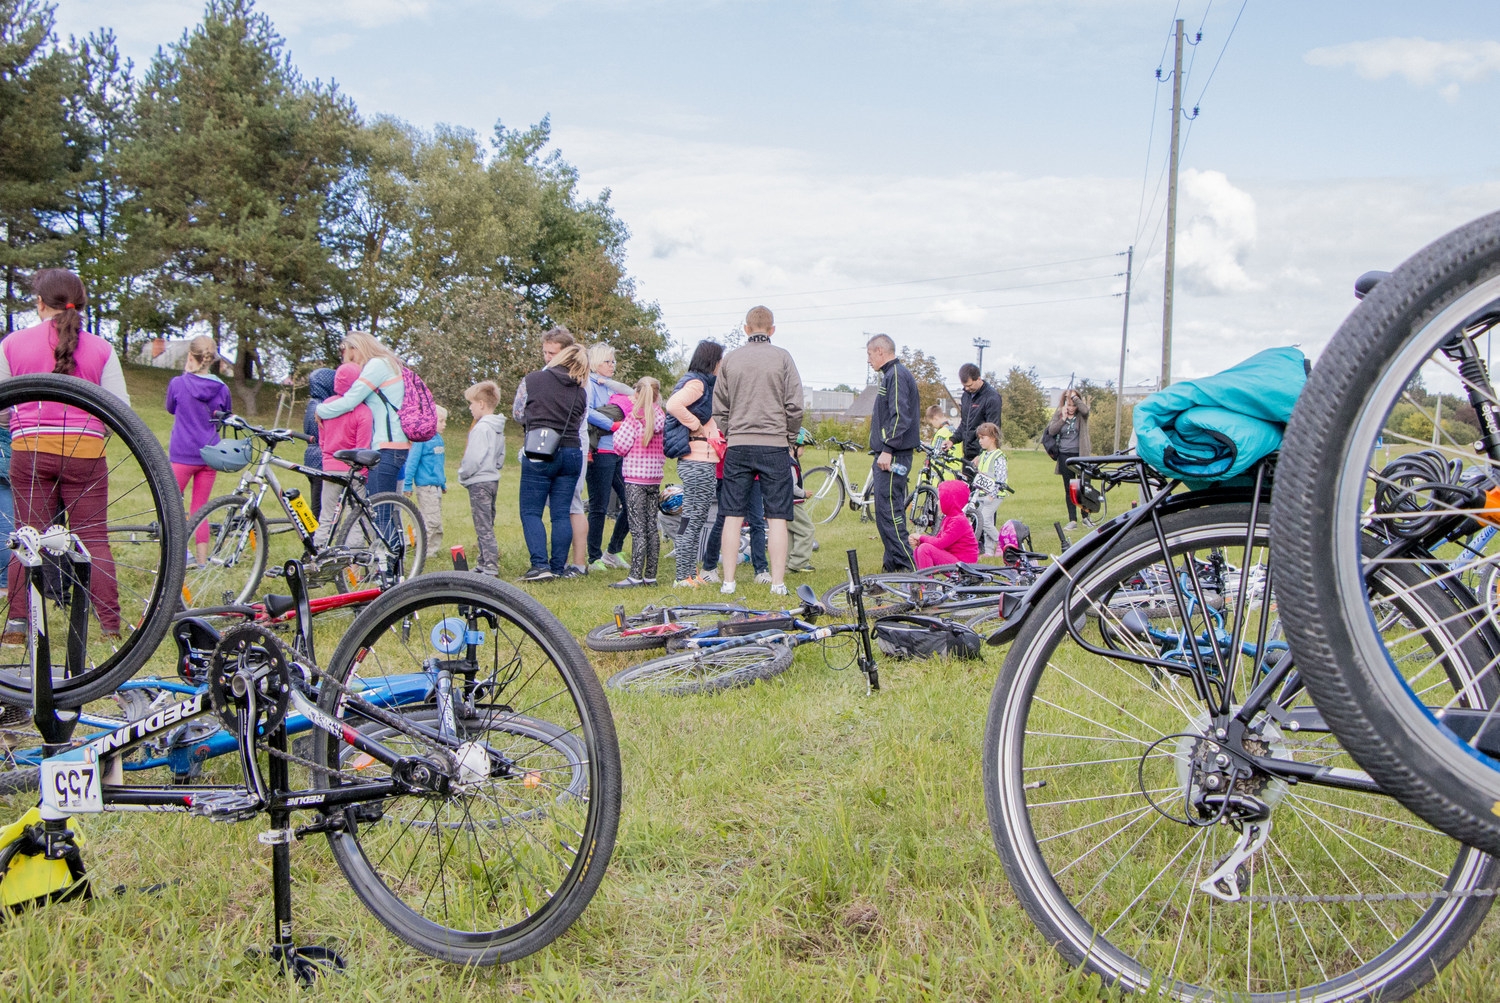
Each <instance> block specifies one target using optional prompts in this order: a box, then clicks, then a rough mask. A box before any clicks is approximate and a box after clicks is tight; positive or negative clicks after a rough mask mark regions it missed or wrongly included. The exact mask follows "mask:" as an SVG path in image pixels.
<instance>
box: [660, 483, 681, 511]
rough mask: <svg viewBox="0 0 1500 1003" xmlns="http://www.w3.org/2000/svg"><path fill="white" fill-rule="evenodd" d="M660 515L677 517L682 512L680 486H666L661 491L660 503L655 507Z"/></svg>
mask: <svg viewBox="0 0 1500 1003" xmlns="http://www.w3.org/2000/svg"><path fill="white" fill-rule="evenodd" d="M656 507H657V508H658V509H659V510H660V511H661V513H662V515H677V514H678V513H679V512H681V511H682V485H680V484H668V485H667V486H666V487H664V488H662V489H661V501H660V502H659V503H657V506H656Z"/></svg>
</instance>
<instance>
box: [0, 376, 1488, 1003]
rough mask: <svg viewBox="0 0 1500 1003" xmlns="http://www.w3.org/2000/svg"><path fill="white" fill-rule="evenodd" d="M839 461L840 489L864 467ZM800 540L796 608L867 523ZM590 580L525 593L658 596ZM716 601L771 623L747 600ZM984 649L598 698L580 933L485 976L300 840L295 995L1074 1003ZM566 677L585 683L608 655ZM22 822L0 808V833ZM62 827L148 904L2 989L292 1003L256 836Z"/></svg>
mask: <svg viewBox="0 0 1500 1003" xmlns="http://www.w3.org/2000/svg"><path fill="white" fill-rule="evenodd" d="M128 375H129V377H130V379H131V382H132V387H133V393H134V395H135V398H136V400H135V404H136V409H137V411H139V412H140V413H141V414H142V415H143V417H144V418H145V419H146V421H147V422H148V423H149V424H150V425H151V426H152V427H153V429H155V430H156V431H157V432H158V433H159V434H160V435H162V437H163V440H164V441H165V437H166V434H167V430H168V427H169V419H168V417H167V416H166V415H164V414H163V413H162V412H161V407H160V401H161V398H162V392H163V389H164V385H165V380H166V378H168V377H169V376H170V375H171V374H168V373H160V372H154V371H141V370H137V369H131V370H130V371H129V374H128ZM464 424H466V423H461V422H459V421H457V420H455V421H454V423H453V425H452V426H450V429H449V431H448V433H447V435H446V437H445V438H446V442H447V446H448V457H449V477H450V484H451V485H452V487H451V489H450V491H449V493H448V495H447V497H446V499H445V504H444V521H445V530H446V542H447V543H449V544H453V543H462V544H465V546H466V547H467V548H468V550H469V553H470V555H471V556H472V555H473V554H474V549H473V543H474V536H473V531H472V528H471V527H470V526H469V525H468V521H469V520H468V504H467V497H466V494H465V492H464V491H463V490H462V489H461V488H459V487H458V485H457V481H456V477H455V473H454V472H455V471H456V468H457V464H458V459H459V456H460V455H461V453H462V446H463V439H464V428H463V425H464ZM510 446H511V448H510V456H511V460H510V463H509V464H508V465H507V468H506V470H505V474H504V477H503V479H502V482H501V488H502V490H501V499H502V500H501V504H500V520H499V527H498V532H499V536H500V544H501V554H502V562H501V563H502V570H503V573H505V574H506V575H508V576H511V577H514V576H516V575H518V574H520V573H521V572H522V571H523V570H524V569H525V567H526V565H527V559H526V555H525V550H524V547H523V546H522V543H521V534H520V527H519V521H518V518H517V514H516V512H517V509H516V482H517V474H516V460H515V458H516V457H517V456H518V455H519V448H518V447H519V441H518V439H517V438H516V437H515V436H514V435H513V436H512V440H511V444H510ZM851 459H852V460H853V461H854V463H853V466H854V467H856V468H857V473H856V474H855V476H856V478H860V477H862V476H863V473H864V469H865V467H864V464H865V463H867V462H868V461H867V460H864V459H862V458H859V457H851ZM819 462H822V454H821V451H818V450H813V451H811V452H810V454H809V456H808V458H807V463H808V466H812V465H816V464H817V463H819ZM1051 468H1052V463H1051V461H1050V460H1048V459H1047V458H1046V457H1045V456H1044V455H1042V454H1041V453H1034V452H1017V453H1012V454H1011V477H1012V480H1013V483H1014V484H1015V486H1016V487H1017V488H1018V489H1019V493H1018V494H1017V495H1016V496H1014V497H1013V498H1012V499H1011V500H1009V501H1007V502H1006V503H1005V505H1004V506H1002V508H1001V515H1002V517H1017V518H1020V519H1022V520H1023V521H1025V522H1027V523H1028V524H1030V525H1031V527H1032V528H1033V530H1034V531H1035V534H1036V543H1037V545H1038V546H1039V548H1041V549H1046V550H1054V549H1056V541H1055V537H1054V535H1053V534H1052V531H1051V524H1052V521H1053V520H1054V519H1058V518H1061V517H1062V515H1063V514H1062V505H1061V498H1060V497H1059V495H1060V492H1061V486H1060V485H1059V483H1058V478H1057V477H1056V476H1055V475H1054V474H1053V473H1052V470H1051ZM670 478H671V475H670V472H669V479H670ZM228 480H229V478H226V477H221V478H220V483H219V493H223V492H226V491H227V490H229V488H230V487H232V482H231V483H225V482H226V481H228ZM1124 493H1125V492H1121V494H1124ZM819 539H820V541H821V543H822V547H821V550H820V552H819V553H818V554H817V555H816V561H815V563H816V564H817V571H816V572H815V573H813V574H811V575H805V576H791V578H792V580H793V582H796V581H799V580H807V581H810V582H811V583H812V584H813V585H814V587H815V588H816V589H818V590H819V591H821V590H823V589H825V588H827V587H828V586H830V585H832V584H834V583H836V582H837V581H839V580H840V579H841V577H842V576H843V553H844V551H845V550H846V549H848V548H850V547H854V548H857V549H858V550H859V552H860V556H861V560H862V564H863V566H864V567H865V568H866V569H869V568H872V567H874V566H876V565H878V563H879V553H880V550H879V543H878V539H877V537H876V534H875V529H874V526H873V524H871V523H862V522H860V521H858V519H857V517H855V516H854V514H853V513H850V512H848V511H845V512H844V513H843V514H842V515H841V516H840V517H839V518H838V519H837V520H835V521H834V522H833V523H832V524H831V525H829V526H826V527H822V528H820V531H819ZM437 565H438V566H441V562H437ZM432 566H433V565H429V567H432ZM664 567H665V564H664ZM619 574H623V572H622V573H619ZM614 577H616V576H609V577H608V578H606V577H605V576H601V575H599V574H593V575H591V576H589V578H587V579H585V580H581V581H572V582H554V583H544V584H540V585H537V586H534V587H531V588H530V591H531V592H532V593H533V594H534V595H536V596H537V597H539V598H540V599H541V601H542V602H543V603H544V604H546V605H547V606H548V607H549V608H550V609H552V610H553V611H554V612H555V613H556V614H557V615H558V616H559V617H560V618H561V619H562V621H563V622H564V623H565V624H566V625H567V626H568V627H569V628H570V629H571V630H572V631H573V632H574V633H575V634H578V635H580V636H581V635H582V634H583V632H584V631H586V630H587V629H588V628H589V627H592V626H594V625H596V624H598V623H601V622H603V621H604V620H605V619H606V618H607V617H608V615H609V612H610V610H611V609H612V608H613V606H614V605H615V604H616V603H617V602H620V601H622V600H625V601H626V602H627V606H628V607H631V608H633V607H634V606H637V605H639V604H642V603H644V602H646V601H647V600H648V599H652V598H660V597H661V596H662V595H665V594H666V593H667V592H668V591H669V590H667V589H660V590H657V591H656V592H654V593H648V592H647V591H646V590H637V591H634V592H629V593H624V594H622V593H620V592H617V591H615V590H611V589H609V588H607V587H606V585H607V582H608V581H610V580H613V578H614ZM664 577H665V575H664ZM744 580H745V581H748V576H746V577H745V578H744ZM741 592H742V595H743V596H744V597H745V598H746V599H747V600H748V601H750V602H752V603H762V602H764V603H769V600H770V597H769V594H768V593H767V591H766V589H765V587H764V586H755V585H749V586H748V588H745V587H742V590H741ZM683 598H687V597H683ZM703 598H708V597H707V596H704V597H703ZM325 633H326V630H325ZM320 640H321V638H320ZM325 650H326V646H325ZM839 654H841V655H843V654H844V653H843V652H839ZM164 655H165V653H164ZM1002 655H1003V652H1001V651H999V650H997V649H990V648H987V649H986V651H985V655H984V660H983V661H982V662H949V661H938V660H934V661H925V662H915V663H897V662H893V661H890V660H883V661H882V664H881V681H882V685H883V687H884V688H883V689H882V690H881V691H880V692H879V693H877V694H874V695H867V694H866V692H865V686H864V681H863V678H862V677H861V676H860V675H859V673H858V672H857V671H856V670H853V669H850V670H848V671H842V672H835V671H832V670H830V669H829V668H828V667H826V666H825V664H824V659H823V658H822V656H821V653H820V651H819V649H818V648H817V646H814V645H809V646H806V647H804V648H801V649H799V651H798V654H797V658H796V661H795V663H794V664H793V667H792V669H791V670H790V671H788V672H787V673H785V674H784V675H782V676H780V677H778V678H776V679H774V680H772V681H770V682H768V683H762V684H759V685H757V686H755V687H752V688H750V689H747V690H737V691H731V692H728V693H722V694H717V695H712V696H705V697H687V698H675V699H666V698H650V697H633V696H630V695H612V700H611V703H612V708H613V712H614V716H615V721H616V725H617V728H618V731H619V736H620V747H621V755H622V757H623V762H624V775H625V793H624V814H623V818H622V820H621V825H620V832H619V841H618V844H617V846H616V849H615V855H614V859H613V861H612V863H611V866H610V869H609V872H608V874H607V876H606V878H605V881H604V883H603V885H602V887H601V889H600V892H599V894H598V895H597V896H596V897H595V899H594V901H593V904H592V905H591V906H590V908H589V909H588V910H587V911H586V912H585V913H584V915H583V917H582V918H581V919H580V920H579V922H578V923H577V924H575V926H574V927H573V928H572V929H571V930H570V931H569V932H568V933H567V934H566V935H564V936H563V937H562V938H561V939H560V940H558V941H557V942H556V943H554V944H553V945H552V946H551V947H549V948H548V949H546V950H544V951H542V952H540V953H539V954H536V955H534V956H532V957H530V958H528V959H525V960H524V961H521V962H519V963H517V964H514V965H511V966H508V967H503V968H496V969H486V970H478V971H466V970H463V969H459V968H455V967H452V966H447V965H443V964H439V963H435V962H432V961H429V960H427V959H426V958H424V957H422V956H421V955H418V954H417V953H415V952H414V951H412V950H410V949H409V948H407V947H405V946H404V945H403V944H401V943H400V942H399V941H397V940H396V939H395V938H394V937H392V936H390V935H388V934H387V933H386V932H385V931H384V929H383V928H382V927H380V926H379V924H378V923H376V922H375V921H374V920H373V919H372V918H371V917H370V916H369V915H368V914H367V913H366V912H365V911H364V909H363V908H362V906H361V905H360V904H359V902H358V900H357V899H356V898H355V897H354V895H353V894H352V892H350V891H349V889H348V888H347V887H346V885H345V883H344V881H343V878H342V876H341V875H340V874H339V872H338V870H337V868H336V867H335V866H334V864H333V862H332V859H331V856H330V854H329V852H328V850H327V847H326V844H324V843H322V842H321V841H319V840H318V839H309V840H307V841H306V842H304V843H301V844H298V845H297V846H296V847H294V849H293V862H294V868H295V882H296V885H295V892H294V894H295V898H296V919H297V922H298V924H299V933H300V935H301V937H303V938H305V939H309V940H319V939H322V938H325V937H331V938H335V939H337V940H339V941H340V942H342V944H343V947H344V951H345V953H346V956H347V958H348V960H349V962H350V971H349V972H348V974H347V975H345V976H344V977H341V978H331V979H328V980H326V981H325V982H323V983H322V984H320V985H319V987H318V988H317V989H316V990H315V992H316V993H317V997H316V998H317V999H319V1000H320V1001H322V1000H330V1001H331V1000H401V1001H407V1000H453V1001H464V1003H469V1001H472V1000H474V999H479V998H485V999H489V998H517V999H521V998H524V999H532V998H543V999H553V1000H573V999H610V1000H615V999H647V1000H652V999H665V1000H699V999H724V1000H773V999H775V1000H780V999H804V998H807V999H833V1000H842V999H859V1000H904V999H923V1000H950V999H1004V1000H1041V999H1082V1000H1087V999H1094V998H1097V997H1098V996H1099V987H1098V985H1097V982H1096V981H1095V980H1090V979H1086V978H1084V977H1082V976H1081V975H1079V974H1078V973H1076V972H1074V971H1073V970H1071V969H1069V968H1068V967H1067V966H1066V965H1065V964H1063V963H1062V961H1061V960H1060V959H1059V958H1058V957H1057V955H1056V954H1055V953H1054V952H1053V951H1052V950H1051V949H1050V948H1049V947H1048V946H1047V945H1046V944H1045V943H1044V942H1043V940H1042V939H1041V937H1040V936H1038V934H1037V933H1036V932H1035V930H1034V928H1033V927H1032V926H1031V924H1030V923H1029V921H1028V920H1027V919H1026V917H1025V915H1024V913H1023V912H1022V911H1021V910H1020V908H1019V907H1018V906H1017V904H1016V901H1015V898H1014V896H1013V895H1012V893H1011V891H1010V889H1009V887H1008V885H1007V883H1006V880H1005V877H1004V874H1003V873H1002V869H1001V867H1000V863H999V860H998V858H997V857H996V855H995V851H994V847H993V844H992V842H991V838H990V832H989V827H988V825H987V823H986V820H985V814H984V803H983V795H982V792H981V788H980V780H979V774H980V738H981V734H982V732H983V729H984V720H985V713H986V710H987V706H988V702H989V696H990V691H991V688H992V686H993V684H994V678H995V675H996V672H997V670H998V668H999V665H1000V661H1001V657H1002ZM591 658H592V659H593V666H594V669H595V671H596V672H597V673H598V674H599V675H600V677H601V678H603V677H607V676H608V675H610V674H611V673H613V672H615V671H617V670H618V669H620V668H623V667H624V666H626V665H628V664H630V663H631V662H632V661H633V660H634V659H632V656H630V655H603V654H592V655H591ZM845 660H847V659H846V657H841V658H839V659H838V660H837V661H836V663H835V664H842V662H843V661H845ZM159 661H160V659H159ZM24 803H25V799H24V798H13V799H10V801H9V802H8V806H9V808H10V809H11V810H12V812H13V813H19V811H20V810H21V809H22V807H24ZM78 825H79V828H80V829H81V831H82V832H83V833H84V834H85V838H86V840H87V842H86V844H85V850H84V853H85V859H86V861H87V862H88V863H89V865H90V867H91V868H92V869H93V871H94V872H95V874H96V875H97V876H98V877H99V879H100V881H101V882H102V883H103V884H104V885H106V886H114V885H126V886H127V887H129V888H139V887H141V886H145V885H150V884H156V883H165V888H163V889H162V890H161V891H160V892H158V893H156V894H145V893H143V892H139V891H129V892H127V893H125V894H123V895H121V896H118V897H114V896H111V897H108V898H105V899H103V900H100V901H95V902H93V903H90V904H87V905H77V904H75V905H64V906H58V907H51V908H49V909H47V910H45V911H42V912H38V913H34V914H28V915H26V916H24V917H21V918H20V919H19V920H16V921H12V922H10V923H8V924H6V925H5V927H4V928H3V929H0V956H3V957H4V958H5V961H4V963H3V964H0V996H4V997H6V998H13V999H30V1000H52V999H68V1000H81V999H89V1000H141V999H145V1000H178V999H189V998H201V999H207V998H213V999H225V1000H269V999H287V1000H297V999H304V998H312V997H311V996H305V995H304V994H303V993H301V992H300V991H299V990H297V989H296V988H295V987H294V986H292V985H290V984H289V983H287V982H286V981H285V980H284V979H283V978H282V977H281V976H280V975H279V974H278V972H277V970H276V969H275V968H274V967H273V966H271V965H270V964H269V963H267V962H265V961H262V960H255V959H252V958H248V957H247V956H246V950H247V949H249V948H254V947H264V946H266V945H267V944H268V943H269V941H270V937H271V931H270V854H269V852H268V850H267V848H266V847H263V846H261V845H260V844H259V843H257V842H256V839H255V833H256V832H257V831H259V829H260V828H261V826H260V825H258V824H256V823H251V824H241V825H233V826H230V825H221V824H217V823H211V822H206V821H204V820H201V819H197V818H187V817H181V816H172V815H165V816H138V815H128V814H119V815H107V816H102V817H91V818H85V819H82V820H81V821H80V822H79V823H78ZM1492 932H1493V929H1492V928H1491V927H1487V931H1486V934H1485V935H1483V936H1481V937H1480V938H1477V939H1476V941H1475V943H1476V944H1478V945H1479V947H1478V950H1477V951H1475V950H1472V949H1471V950H1470V951H1469V952H1468V953H1466V954H1465V956H1464V957H1463V958H1461V959H1460V961H1459V962H1457V963H1456V964H1455V965H1453V966H1452V967H1451V968H1450V969H1449V970H1448V972H1447V973H1445V974H1444V975H1443V977H1442V979H1441V980H1440V981H1439V983H1437V985H1436V987H1435V988H1433V989H1430V990H1428V992H1427V993H1426V995H1425V996H1424V997H1423V998H1425V999H1431V1000H1447V999H1463V1000H1484V999H1490V998H1493V995H1494V988H1493V987H1494V985H1495V977H1496V972H1495V971H1494V970H1493V969H1492V966H1490V965H1489V964H1488V962H1487V959H1486V957H1485V955H1486V954H1487V953H1488V952H1487V949H1488V947H1489V946H1490V945H1491V944H1493V942H1494V941H1493V937H1492Z"/></svg>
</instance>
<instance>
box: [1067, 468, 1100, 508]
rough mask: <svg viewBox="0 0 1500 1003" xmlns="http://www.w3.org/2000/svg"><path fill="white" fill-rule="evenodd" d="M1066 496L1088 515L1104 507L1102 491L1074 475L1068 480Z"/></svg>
mask: <svg viewBox="0 0 1500 1003" xmlns="http://www.w3.org/2000/svg"><path fill="white" fill-rule="evenodd" d="M1068 497H1069V498H1070V499H1072V501H1073V504H1074V505H1077V506H1078V507H1079V508H1080V509H1082V510H1083V511H1085V512H1087V513H1088V514H1089V515H1093V514H1094V513H1095V512H1098V511H1099V510H1101V509H1102V508H1104V492H1103V491H1100V490H1099V489H1098V488H1096V487H1094V486H1093V485H1092V484H1086V483H1084V482H1083V481H1080V480H1079V479H1078V478H1076V477H1075V478H1073V479H1072V480H1070V481H1068Z"/></svg>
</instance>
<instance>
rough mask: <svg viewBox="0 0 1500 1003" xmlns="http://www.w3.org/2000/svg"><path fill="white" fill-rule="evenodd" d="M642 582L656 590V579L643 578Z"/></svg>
mask: <svg viewBox="0 0 1500 1003" xmlns="http://www.w3.org/2000/svg"><path fill="white" fill-rule="evenodd" d="M641 580H642V581H644V582H645V583H646V584H647V585H649V586H651V587H652V588H656V579H655V578H643V579H641Z"/></svg>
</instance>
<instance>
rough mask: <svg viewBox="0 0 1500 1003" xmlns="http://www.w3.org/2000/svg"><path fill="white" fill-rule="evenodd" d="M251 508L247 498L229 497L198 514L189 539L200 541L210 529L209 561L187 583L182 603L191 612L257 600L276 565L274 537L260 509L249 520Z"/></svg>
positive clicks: (192, 569) (189, 574) (189, 573)
mask: <svg viewBox="0 0 1500 1003" xmlns="http://www.w3.org/2000/svg"><path fill="white" fill-rule="evenodd" d="M248 505H250V499H249V498H247V497H246V496H244V495H226V496H225V497H223V498H215V499H214V500H213V501H211V502H209V503H208V504H207V505H205V506H203V507H202V508H200V509H199V510H198V511H197V512H195V513H193V519H192V521H191V522H189V523H188V527H187V536H188V539H189V540H196V538H197V534H198V531H199V529H200V527H202V526H205V525H206V526H207V527H208V561H207V563H205V564H203V565H201V566H200V565H197V564H196V563H195V564H194V566H193V567H190V568H188V569H187V573H186V575H185V576H184V578H183V582H182V601H183V605H185V606H187V607H188V608H189V609H192V608H193V607H196V606H233V605H236V604H239V603H248V602H251V601H252V600H254V598H255V590H256V589H257V588H258V587H259V586H260V583H261V579H262V578H264V577H265V574H266V565H267V564H268V563H269V562H270V554H271V532H270V528H269V527H268V526H267V525H266V517H265V516H263V515H261V513H260V510H259V509H252V510H251V511H250V514H249V515H246V514H245V508H246V507H247V506H248Z"/></svg>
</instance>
